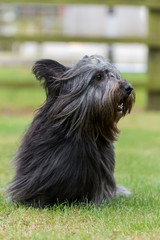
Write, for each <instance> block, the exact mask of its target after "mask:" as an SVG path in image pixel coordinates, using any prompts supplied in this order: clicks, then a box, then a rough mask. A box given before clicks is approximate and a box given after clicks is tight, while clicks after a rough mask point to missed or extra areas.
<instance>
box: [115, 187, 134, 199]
mask: <svg viewBox="0 0 160 240" xmlns="http://www.w3.org/2000/svg"><path fill="white" fill-rule="evenodd" d="M129 195H131V192H130V190H128V189H127V188H125V187H123V186H120V185H117V186H116V196H126V197H128V196H129Z"/></svg>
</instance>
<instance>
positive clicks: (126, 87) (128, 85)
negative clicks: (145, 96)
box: [124, 83, 133, 95]
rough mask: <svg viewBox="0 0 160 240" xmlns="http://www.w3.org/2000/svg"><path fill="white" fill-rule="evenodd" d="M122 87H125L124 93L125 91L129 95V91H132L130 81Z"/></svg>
mask: <svg viewBox="0 0 160 240" xmlns="http://www.w3.org/2000/svg"><path fill="white" fill-rule="evenodd" d="M124 89H125V91H126V93H127V94H128V95H130V94H131V92H132V90H133V87H132V85H131V84H130V83H127V84H126V85H125V86H124Z"/></svg>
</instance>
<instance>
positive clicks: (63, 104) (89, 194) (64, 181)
mask: <svg viewBox="0 0 160 240" xmlns="http://www.w3.org/2000/svg"><path fill="white" fill-rule="evenodd" d="M33 73H34V74H35V76H36V78H37V79H38V80H39V81H41V82H42V83H43V86H44V88H45V90H46V96H47V97H46V102H45V103H44V105H43V106H42V107H41V108H40V109H39V110H38V112H37V114H36V116H35V117H34V119H33V122H32V123H31V125H30V127H29V129H28V131H27V133H26V135H25V136H24V138H23V141H22V144H21V146H20V148H19V150H18V152H17V154H16V156H15V159H14V161H15V166H16V175H15V177H14V179H13V181H12V183H11V185H10V187H9V188H8V190H7V192H8V194H9V196H10V199H11V200H12V201H16V202H20V203H23V204H26V205H33V206H35V207H37V206H40V207H44V206H46V205H53V204H54V203H56V202H57V201H58V202H64V201H66V200H67V201H69V202H83V201H84V200H85V199H86V198H87V201H89V202H90V201H92V202H94V203H96V204H99V203H101V202H102V201H103V200H110V199H111V198H113V197H114V196H116V194H123V193H124V194H128V193H129V192H128V191H127V189H125V188H123V187H120V186H116V183H115V179H114V167H115V154H114V147H113V141H114V140H116V139H117V135H118V133H119V130H118V128H117V121H118V120H119V118H120V117H122V116H124V115H125V114H126V113H129V112H130V110H131V108H132V105H133V102H134V91H133V89H132V86H131V85H130V84H129V83H127V82H126V81H125V80H123V79H122V78H121V76H120V74H119V72H118V71H117V69H116V68H115V67H114V66H113V65H111V64H110V63H108V62H106V60H105V59H104V58H103V57H101V56H97V55H94V56H91V57H88V56H85V57H84V58H83V59H82V60H80V61H79V62H78V63H77V64H76V65H74V66H72V67H66V66H63V65H62V64H60V63H58V62H56V61H53V60H40V61H38V62H36V63H35V65H34V67H33Z"/></svg>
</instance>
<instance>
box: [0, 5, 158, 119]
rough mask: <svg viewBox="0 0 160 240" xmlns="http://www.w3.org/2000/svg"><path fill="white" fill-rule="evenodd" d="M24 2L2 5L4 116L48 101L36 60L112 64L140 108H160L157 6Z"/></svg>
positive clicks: (1, 103)
mask: <svg viewBox="0 0 160 240" xmlns="http://www.w3.org/2000/svg"><path fill="white" fill-rule="evenodd" d="M24 2H26V3H23V4H22V3H14V1H9V3H8V4H7V3H0V96H1V101H0V113H1V114H14V113H20V114H27V113H31V112H32V111H33V109H35V108H37V107H38V106H39V105H40V104H42V103H43V101H44V99H45V96H44V93H43V90H42V89H41V88H40V87H39V86H38V82H37V81H36V80H35V78H34V76H33V75H32V71H31V69H32V66H33V64H34V62H35V61H36V60H38V59H41V58H51V59H55V60H58V61H60V62H62V63H64V64H68V65H71V64H73V63H74V62H75V61H77V60H78V59H80V58H82V57H83V56H84V55H92V54H100V55H103V56H104V57H105V58H107V59H108V60H109V61H111V62H113V63H114V64H115V65H116V66H117V68H118V69H119V70H120V72H121V73H122V76H123V77H124V78H125V79H127V80H128V81H130V82H131V83H132V84H133V86H134V87H135V89H136V95H137V100H136V109H138V110H143V109H160V104H159V101H160V91H159V90H158V89H160V87H159V85H160V83H159V82H160V80H159V75H158V71H159V64H160V57H157V56H160V54H159V45H160V44H159V35H155V34H154V33H155V31H156V34H158V27H159V24H158V18H156V19H155V16H156V17H157V16H158V17H159V16H160V15H159V8H157V6H147V5H146V6H144V5H141V4H139V5H138V6H125V5H122V6H119V5H110V6H107V5H102V4H101V5H98V1H97V4H93V5H88V4H87V5H77V4H76V5H69V4H68V5H63V4H61V5H55V4H47V2H46V4H40V3H38V1H37V3H32V2H30V1H29V2H28V3H27V1H24ZM52 2H53V3H54V1H52ZM62 2H63V1H62ZM65 2H66V1H65ZM132 2H134V1H132ZM139 2H141V1H139ZM153 2H154V1H153ZM153 2H152V3H153ZM68 3H69V1H68ZM79 3H81V1H79ZM157 13H158V14H157ZM150 23H151V24H150ZM155 23H156V24H155ZM152 30H154V31H152ZM159 31H160V30H159ZM152 33H153V34H152ZM151 35H152V36H151ZM157 54H159V55H157ZM150 59H151V61H150ZM154 61H155V66H156V70H155V66H154V64H153V62H154ZM155 72H156V76H155Z"/></svg>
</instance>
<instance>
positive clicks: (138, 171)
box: [0, 111, 160, 240]
mask: <svg viewBox="0 0 160 240" xmlns="http://www.w3.org/2000/svg"><path fill="white" fill-rule="evenodd" d="M31 119H32V116H31V115H17V116H14V115H2V116H1V118H0V120H1V126H0V239H6V240H7V239H16V240H17V239H44V240H45V239H49V240H50V239H53V240H54V239H55V240H57V239H68V240H70V239H83V240H85V239H86V240H88V239H95V240H99V239H117V240H118V239H156V240H157V239H160V209H159V206H160V197H159V193H160V174H159V173H160V161H159V156H160V147H159V144H160V124H159V122H160V113H154V112H149V113H147V112H137V111H135V112H133V113H132V114H131V115H130V116H127V117H126V118H124V119H122V120H121V122H120V123H119V128H120V129H121V130H122V133H121V135H120V137H119V141H118V142H116V143H115V146H116V155H117V158H116V159H117V165H116V171H115V176H116V180H117V182H118V183H119V184H122V185H125V186H126V187H128V188H129V189H131V191H132V195H131V196H130V197H128V198H125V197H121V198H118V199H115V200H114V201H113V202H112V203H111V204H109V205H107V204H106V203H104V204H102V205H100V206H72V207H68V206H62V205H60V206H55V207H54V208H52V209H44V210H37V209H33V208H25V207H23V206H21V207H19V208H16V207H15V206H13V205H12V204H8V203H7V202H6V201H5V199H4V197H3V195H2V194H3V192H4V189H5V188H6V186H7V183H8V182H9V181H10V180H11V178H12V176H13V171H12V169H11V164H10V163H9V161H10V160H11V159H12V157H13V155H14V153H15V151H16V149H17V147H18V145H19V142H20V138H21V136H22V134H23V132H24V130H25V129H26V127H27V125H28V124H29V122H30V121H31Z"/></svg>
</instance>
